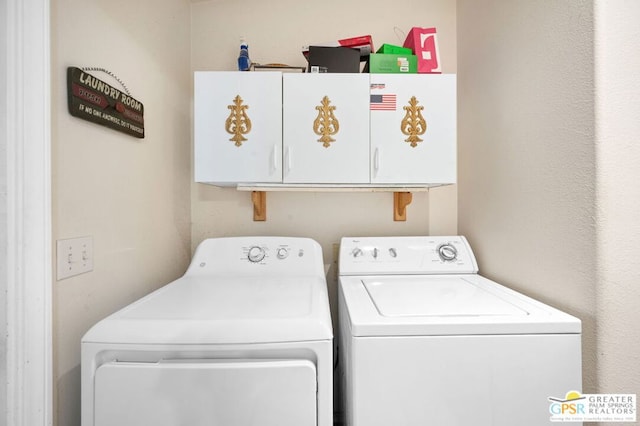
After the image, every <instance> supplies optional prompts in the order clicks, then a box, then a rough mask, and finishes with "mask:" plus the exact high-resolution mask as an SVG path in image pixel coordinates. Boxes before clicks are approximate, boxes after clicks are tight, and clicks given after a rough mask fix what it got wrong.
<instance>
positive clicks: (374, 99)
mask: <svg viewBox="0 0 640 426" xmlns="http://www.w3.org/2000/svg"><path fill="white" fill-rule="evenodd" d="M370 96H371V99H370V105H371V106H370V109H371V111H395V110H396V95H370Z"/></svg>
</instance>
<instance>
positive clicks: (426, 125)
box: [370, 74, 456, 184]
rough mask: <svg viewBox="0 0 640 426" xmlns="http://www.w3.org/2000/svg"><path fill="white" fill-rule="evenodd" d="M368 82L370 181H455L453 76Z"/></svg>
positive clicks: (374, 78)
mask: <svg viewBox="0 0 640 426" xmlns="http://www.w3.org/2000/svg"><path fill="white" fill-rule="evenodd" d="M370 78H371V94H370V96H371V106H370V109H371V124H370V129H371V183H374V184H375V183H379V184H447V183H455V182H456V76H455V75H454V74H412V75H400V74H371V76H370Z"/></svg>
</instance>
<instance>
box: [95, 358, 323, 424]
mask: <svg viewBox="0 0 640 426" xmlns="http://www.w3.org/2000/svg"><path fill="white" fill-rule="evenodd" d="M316 389H317V381H316V368H315V366H314V364H313V363H312V362H310V361H307V360H264V361H263V360H184V359H181V360H163V361H160V362H157V363H156V362H154V363H144V362H109V363H106V364H103V365H101V366H100V367H99V368H98V369H97V370H96V375H95V413H94V415H95V419H94V420H95V426H114V425H118V426H140V425H153V426H175V425H189V426H205V425H206V426H228V425H246V426H253V425H255V426H258V425H260V426H315V425H316V424H317V423H316V418H317V417H316V416H317V413H316V411H317V407H316V405H317V404H316Z"/></svg>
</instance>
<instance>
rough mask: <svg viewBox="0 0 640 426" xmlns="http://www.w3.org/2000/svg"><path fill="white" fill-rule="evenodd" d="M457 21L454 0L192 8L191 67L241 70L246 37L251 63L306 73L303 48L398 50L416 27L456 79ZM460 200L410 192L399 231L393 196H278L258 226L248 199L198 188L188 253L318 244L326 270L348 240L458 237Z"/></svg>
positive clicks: (447, 193) (440, 192) (443, 191)
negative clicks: (295, 240) (334, 44)
mask: <svg viewBox="0 0 640 426" xmlns="http://www.w3.org/2000/svg"><path fill="white" fill-rule="evenodd" d="M394 10H395V11H396V12H393V11H394ZM400 10H402V11H404V12H402V13H399V12H397V11H400ZM407 11H410V13H407ZM455 16H456V9H455V2H453V1H448V0H429V1H420V2H418V1H408V0H404V1H401V2H397V3H393V4H391V3H389V2H387V1H381V0H367V1H365V0H358V1H349V2H344V1H338V0H328V1H324V2H300V1H294V0H278V1H272V2H263V1H257V0H247V1H243V2H237V1H227V0H214V1H208V2H201V3H195V4H193V6H192V18H191V25H192V27H191V35H192V39H191V41H192V45H191V65H192V70H193V71H202V70H235V69H237V63H236V59H237V55H238V47H239V40H240V37H241V36H244V37H245V38H246V40H247V42H248V43H249V53H250V56H251V59H252V61H254V62H258V63H269V62H281V63H287V64H291V65H300V66H304V65H305V60H304V58H303V57H302V54H301V53H300V52H301V47H302V46H303V45H308V44H310V43H319V42H325V41H331V40H334V39H339V38H347V37H353V36H358V35H366V34H370V35H371V36H372V38H373V41H374V47H375V48H377V47H378V46H380V45H381V44H383V43H391V44H402V42H403V41H404V38H405V35H404V33H406V32H407V31H408V30H409V29H410V28H411V27H413V26H423V27H426V26H435V27H437V29H438V37H439V43H440V44H439V46H440V54H441V62H442V64H443V66H442V69H443V72H446V73H455V72H456V18H455ZM456 198H457V191H456V187H455V186H450V187H443V188H436V189H432V190H431V191H430V192H429V193H414V194H413V202H412V203H411V205H409V207H408V210H407V215H408V220H407V222H394V221H393V194H392V193H350V194H347V193H302V192H301V193H278V192H272V193H268V195H267V221H266V222H253V220H252V214H253V213H252V212H253V210H252V204H251V202H250V194H249V193H247V192H238V191H236V190H235V189H228V188H216V187H212V186H207V185H204V184H196V183H194V184H193V185H192V197H191V212H192V245H193V246H194V247H195V246H196V245H197V244H199V243H200V242H201V241H202V240H203V239H205V238H207V237H216V236H227V235H291V236H306V237H311V238H314V239H315V240H317V241H318V242H319V243H320V244H321V245H322V247H323V253H324V259H325V263H327V264H330V263H332V262H333V260H334V253H333V245H334V244H336V243H338V242H339V241H340V238H341V237H342V236H355V235H426V234H433V235H437V234H440V235H442V234H455V233H456V232H457V225H456V214H457V213H456V203H457V199H456ZM329 292H330V297H331V300H332V303H333V306H336V305H335V300H336V280H335V268H333V269H332V272H330V274H329ZM335 320H336V316H335V309H334V322H335Z"/></svg>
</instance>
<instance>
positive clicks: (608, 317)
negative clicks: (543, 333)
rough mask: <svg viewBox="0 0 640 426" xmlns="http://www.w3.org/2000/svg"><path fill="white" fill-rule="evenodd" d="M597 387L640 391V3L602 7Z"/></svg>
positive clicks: (619, 0) (616, 1) (607, 1)
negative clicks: (639, 21) (639, 119)
mask: <svg viewBox="0 0 640 426" xmlns="http://www.w3.org/2000/svg"><path fill="white" fill-rule="evenodd" d="M595 3H596V7H595V11H596V16H595V18H596V20H595V22H596V32H595V33H596V49H595V52H596V61H597V63H596V105H597V108H596V117H597V127H596V135H597V138H596V153H597V168H596V171H597V173H596V177H597V204H596V208H597V210H596V213H597V219H598V221H597V224H598V233H597V241H598V245H597V249H598V289H597V290H598V291H597V297H598V299H597V319H598V342H597V343H598V345H597V353H598V384H599V388H600V391H601V392H608V393H638V390H640V367H639V366H640V327H638V322H639V320H640V314H638V312H639V310H638V303H639V302H640V285H639V284H640V258H639V255H640V221H639V220H638V212H640V167H639V165H640V145H638V141H639V140H640V122H639V121H638V117H640V79H638V76H639V75H640V57H639V56H638V52H639V51H640V27H639V26H638V19H639V18H640V3H638V2H630V1H623V0H596V2H595Z"/></svg>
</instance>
